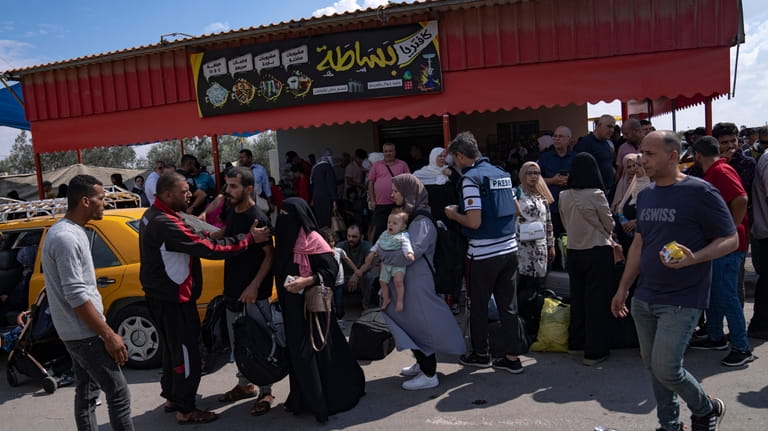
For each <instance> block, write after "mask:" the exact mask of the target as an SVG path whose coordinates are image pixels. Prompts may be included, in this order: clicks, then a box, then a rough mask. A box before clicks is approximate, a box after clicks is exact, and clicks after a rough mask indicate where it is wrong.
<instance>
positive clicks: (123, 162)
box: [0, 130, 146, 174]
mask: <svg viewBox="0 0 768 431" xmlns="http://www.w3.org/2000/svg"><path fill="white" fill-rule="evenodd" d="M82 155H83V164H86V165H92V166H105V167H108V168H133V167H136V166H141V165H140V164H139V162H140V161H141V160H142V159H139V161H137V160H136V151H134V150H133V148H131V147H109V148H94V149H90V150H82ZM40 163H41V164H42V165H43V171H52V170H54V169H59V168H63V167H66V166H71V165H74V164H76V163H77V152H76V151H63V152H58V153H47V154H41V155H40ZM144 164H146V161H144ZM0 171H2V172H7V173H9V174H28V173H31V172H35V159H34V157H33V148H32V142H31V140H30V139H28V138H27V132H26V131H24V130H22V131H21V132H20V133H19V134H18V136H16V139H15V141H14V143H13V146H12V147H11V154H10V155H9V156H8V157H7V158H6V159H5V160H3V161H2V162H0Z"/></svg>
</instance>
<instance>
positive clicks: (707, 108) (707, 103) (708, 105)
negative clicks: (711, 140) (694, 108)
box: [704, 97, 712, 135]
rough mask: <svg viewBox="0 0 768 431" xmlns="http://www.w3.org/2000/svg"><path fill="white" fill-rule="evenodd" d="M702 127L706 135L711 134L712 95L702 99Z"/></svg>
mask: <svg viewBox="0 0 768 431" xmlns="http://www.w3.org/2000/svg"><path fill="white" fill-rule="evenodd" d="M704 127H705V128H706V129H707V135H711V134H712V97H707V98H706V99H704Z"/></svg>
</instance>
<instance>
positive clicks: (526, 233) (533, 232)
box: [520, 221, 547, 242]
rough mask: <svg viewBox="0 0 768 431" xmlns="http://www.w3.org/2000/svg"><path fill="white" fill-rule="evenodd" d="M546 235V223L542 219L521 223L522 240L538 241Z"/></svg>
mask: <svg viewBox="0 0 768 431" xmlns="http://www.w3.org/2000/svg"><path fill="white" fill-rule="evenodd" d="M546 237H547V231H546V229H544V223H542V222H540V221H529V222H523V223H520V241H525V242H528V241H536V240H539V239H544V238H546Z"/></svg>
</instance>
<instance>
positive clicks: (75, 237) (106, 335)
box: [42, 175, 133, 430]
mask: <svg viewBox="0 0 768 431" xmlns="http://www.w3.org/2000/svg"><path fill="white" fill-rule="evenodd" d="M104 196H105V194H104V187H103V186H102V184H101V182H99V180H97V179H96V178H94V177H92V176H90V175H77V176H76V177H74V178H73V179H72V181H70V182H69V187H68V189H67V205H68V208H67V213H66V215H64V217H63V218H62V219H61V220H59V221H58V222H56V224H54V225H53V226H52V227H51V228H50V229H49V230H48V233H47V234H46V236H45V240H44V242H43V251H42V266H43V274H44V276H45V285H46V292H47V294H48V303H49V304H50V307H51V317H52V318H53V324H54V326H55V327H56V331H57V332H58V334H59V337H60V338H61V339H62V341H63V342H64V345H65V346H66V348H67V351H68V352H69V355H70V356H71V357H72V368H73V370H74V374H75V383H76V389H75V423H76V425H77V429H78V430H96V429H98V427H99V424H98V422H97V420H96V414H95V409H96V400H97V399H98V397H99V392H100V391H99V388H101V390H103V391H104V392H105V393H106V395H107V404H108V406H109V418H110V424H111V425H112V429H113V430H133V422H132V420H131V397H130V393H129V391H128V383H127V382H126V380H125V376H123V372H122V370H121V369H120V366H121V365H123V364H125V362H126V361H127V360H128V351H127V349H126V347H125V343H123V339H122V338H121V337H120V336H119V335H117V334H116V333H115V332H114V331H113V330H112V328H110V327H109V325H107V322H106V321H105V319H104V306H103V304H102V302H101V295H100V294H99V291H98V290H97V288H96V274H95V272H94V268H93V258H92V257H91V249H90V245H89V242H88V236H87V235H86V231H85V224H86V223H88V222H89V221H91V220H99V219H101V217H102V216H103V215H104Z"/></svg>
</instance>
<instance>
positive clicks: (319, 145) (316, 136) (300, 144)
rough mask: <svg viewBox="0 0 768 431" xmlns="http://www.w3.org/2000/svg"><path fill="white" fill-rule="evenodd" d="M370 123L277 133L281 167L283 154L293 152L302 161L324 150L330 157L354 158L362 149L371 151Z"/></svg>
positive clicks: (372, 134) (372, 133)
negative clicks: (328, 150) (309, 155)
mask: <svg viewBox="0 0 768 431" xmlns="http://www.w3.org/2000/svg"><path fill="white" fill-rule="evenodd" d="M374 130H375V128H374V126H373V123H371V122H367V123H363V124H344V125H341V126H326V127H313V128H309V129H291V130H278V131H277V150H278V154H279V155H280V157H281V163H283V162H285V153H286V152H288V151H296V152H297V153H298V154H299V156H301V158H303V159H305V160H306V159H307V155H308V154H310V153H313V154H315V156H317V157H319V156H320V155H321V154H322V152H323V149H324V148H325V147H329V148H331V149H332V150H333V155H334V157H339V156H341V153H345V152H346V153H349V154H354V152H355V150H356V149H358V148H362V149H364V150H365V151H368V152H371V151H373V143H374Z"/></svg>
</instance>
